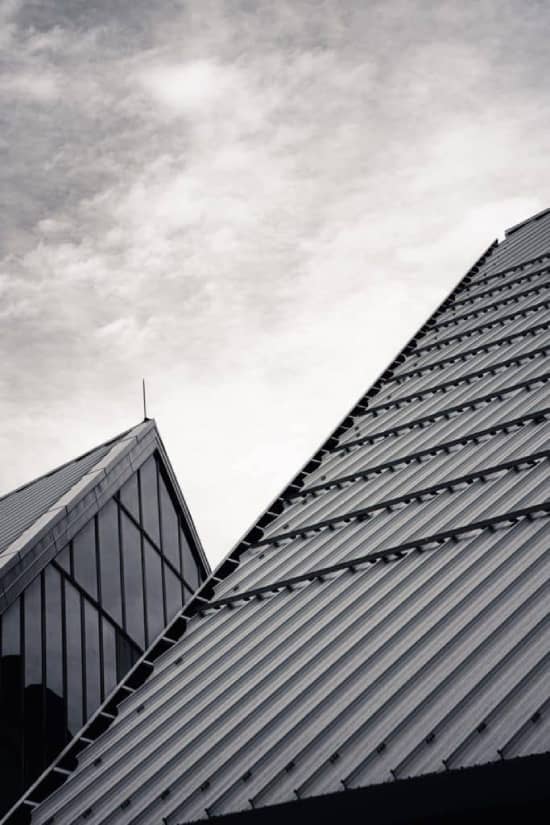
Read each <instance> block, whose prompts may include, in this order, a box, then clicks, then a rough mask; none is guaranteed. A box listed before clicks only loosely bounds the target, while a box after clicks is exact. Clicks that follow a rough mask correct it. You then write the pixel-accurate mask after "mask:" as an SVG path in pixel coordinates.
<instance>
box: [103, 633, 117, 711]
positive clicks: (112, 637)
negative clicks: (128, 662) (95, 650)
mask: <svg viewBox="0 0 550 825" xmlns="http://www.w3.org/2000/svg"><path fill="white" fill-rule="evenodd" d="M102 625H103V628H102V631H103V693H104V696H107V694H108V693H110V692H111V691H112V689H113V688H114V686H115V685H116V683H117V671H116V630H115V626H114V625H112V624H111V622H109V621H107V619H103V621H102Z"/></svg>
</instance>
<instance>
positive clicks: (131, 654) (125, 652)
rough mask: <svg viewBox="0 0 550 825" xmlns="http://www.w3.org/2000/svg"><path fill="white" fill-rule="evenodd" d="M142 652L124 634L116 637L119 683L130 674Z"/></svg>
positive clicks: (118, 634)
mask: <svg viewBox="0 0 550 825" xmlns="http://www.w3.org/2000/svg"><path fill="white" fill-rule="evenodd" d="M140 653H141V651H140V650H138V649H137V648H136V647H134V645H132V644H131V643H130V642H129V641H128V639H126V638H125V637H124V636H123V635H122V633H117V635H116V661H117V681H119V682H120V680H121V679H122V678H124V676H125V675H126V674H127V673H128V671H129V670H130V669H131V668H132V666H133V665H134V663H135V662H137V660H138V658H139V656H140Z"/></svg>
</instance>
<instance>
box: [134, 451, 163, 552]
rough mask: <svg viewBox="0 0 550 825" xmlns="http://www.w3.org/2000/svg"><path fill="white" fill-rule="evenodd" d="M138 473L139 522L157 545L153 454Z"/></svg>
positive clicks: (156, 502) (157, 515)
mask: <svg viewBox="0 0 550 825" xmlns="http://www.w3.org/2000/svg"><path fill="white" fill-rule="evenodd" d="M139 475H140V480H141V509H142V522H141V523H142V524H143V526H144V528H145V530H146V531H147V533H148V534H149V535H150V536H151V538H152V539H153V541H154V542H155V543H156V544H157V546H158V545H159V544H160V533H159V504H158V491H157V462H156V461H155V457H154V456H151V457H150V458H148V459H147V461H146V462H145V463H144V464H142V466H141V468H140V471H139Z"/></svg>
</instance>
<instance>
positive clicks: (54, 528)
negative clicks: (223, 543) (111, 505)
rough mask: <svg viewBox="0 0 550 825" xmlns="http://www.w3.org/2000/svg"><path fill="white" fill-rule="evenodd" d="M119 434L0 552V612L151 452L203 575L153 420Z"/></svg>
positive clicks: (191, 525)
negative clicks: (157, 460) (166, 481)
mask: <svg viewBox="0 0 550 825" xmlns="http://www.w3.org/2000/svg"><path fill="white" fill-rule="evenodd" d="M124 435H125V436H126V437H124V438H122V439H119V440H118V441H117V442H115V443H114V444H113V446H112V448H111V450H110V451H109V452H108V453H107V455H105V456H104V457H103V458H102V459H100V460H99V461H98V462H97V463H96V464H95V465H94V466H93V467H91V468H90V470H89V471H88V473H86V474H85V475H84V476H83V477H82V478H81V479H79V480H78V481H77V482H75V484H74V485H73V486H72V487H71V488H70V490H69V491H68V492H67V493H65V494H64V495H63V496H61V497H60V498H59V499H58V500H57V501H56V502H55V503H54V504H53V505H52V506H51V507H50V508H49V509H48V510H47V511H46V512H45V513H43V514H42V515H41V516H39V517H38V518H37V519H36V520H35V521H34V522H33V524H32V525H31V527H29V528H28V529H27V530H26V531H24V532H23V533H22V534H21V535H20V536H19V537H18V538H17V539H15V540H14V541H13V542H12V544H11V545H10V546H9V547H8V548H6V550H5V551H4V552H3V553H2V554H1V555H0V569H1V570H2V580H1V582H0V613H3V612H4V610H6V609H7V607H9V605H10V604H12V602H13V601H14V600H15V599H16V598H17V597H18V596H19V595H20V593H21V592H22V591H23V590H24V589H25V587H26V586H27V585H28V584H29V583H30V581H32V580H33V579H34V578H35V576H37V575H38V573H40V572H41V570H43V569H44V567H45V566H46V565H47V564H48V563H49V562H50V561H51V560H52V559H53V558H54V557H55V555H56V554H57V553H58V552H59V551H60V550H61V549H62V548H63V547H64V546H65V544H66V543H67V542H68V541H70V540H71V538H73V536H74V535H75V534H76V533H77V532H78V530H80V529H81V527H82V526H83V525H84V524H85V523H86V522H87V521H88V520H89V519H90V518H93V516H94V515H95V514H96V513H97V512H98V511H99V509H100V508H101V507H102V506H103V505H104V504H105V503H106V501H107V500H108V499H109V498H110V497H111V496H113V495H114V493H115V492H116V491H117V490H118V489H119V488H120V487H121V485H122V484H124V483H125V481H127V479H128V478H129V477H130V476H131V475H132V474H133V473H134V472H135V471H136V470H137V469H138V468H139V467H140V466H141V464H143V462H144V461H145V460H146V459H147V458H148V457H149V456H150V455H152V454H153V453H154V452H155V451H158V452H159V454H160V457H161V461H162V464H163V467H164V468H165V469H166V471H167V474H168V476H169V479H170V482H171V484H172V485H173V487H174V492H175V493H176V497H177V499H178V505H179V506H180V508H181V510H182V513H183V517H184V519H185V521H186V524H187V525H188V527H189V531H190V533H191V538H192V541H193V548H194V550H195V551H196V553H197V555H198V557H199V561H200V562H201V563H202V564H203V566H204V573H205V575H206V576H207V577H208V576H209V574H210V566H209V564H208V561H207V559H206V556H205V553H204V550H203V548H202V544H201V542H200V539H199V536H198V534H197V532H196V528H195V526H194V523H193V521H192V519H191V517H190V513H189V510H188V508H187V505H186V503H185V500H184V498H183V494H182V492H181V489H180V487H179V484H178V483H177V479H176V477H175V474H174V471H173V468H172V466H171V464H170V461H169V459H168V456H167V454H166V450H165V449H164V445H163V443H162V440H161V438H160V435H159V432H158V429H157V426H156V422H155V421H154V419H148V420H145V421H143V422H141V423H140V424H138V425H136V426H135V427H133V428H131V429H130V430H128V431H127V432H125V433H124Z"/></svg>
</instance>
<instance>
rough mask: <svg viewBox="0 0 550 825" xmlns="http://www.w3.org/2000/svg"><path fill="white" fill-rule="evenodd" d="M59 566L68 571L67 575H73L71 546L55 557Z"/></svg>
mask: <svg viewBox="0 0 550 825" xmlns="http://www.w3.org/2000/svg"><path fill="white" fill-rule="evenodd" d="M55 560H56V562H57V564H58V565H59V566H60V567H62V568H63V570H66V571H67V573H69V574H71V546H70V544H68V545H67V546H66V547H64V548H63V550H62V551H61V552H60V553H58V554H57V556H56V557H55Z"/></svg>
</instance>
